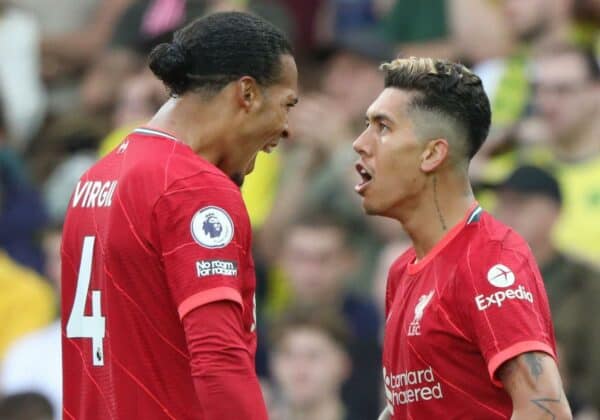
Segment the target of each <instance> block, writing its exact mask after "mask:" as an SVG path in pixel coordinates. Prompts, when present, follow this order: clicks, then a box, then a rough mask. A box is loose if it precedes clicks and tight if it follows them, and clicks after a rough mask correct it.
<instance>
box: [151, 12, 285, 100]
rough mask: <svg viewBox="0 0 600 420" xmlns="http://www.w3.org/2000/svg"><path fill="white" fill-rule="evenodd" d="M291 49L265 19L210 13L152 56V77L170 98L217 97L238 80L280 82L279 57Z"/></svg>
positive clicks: (153, 52) (158, 48)
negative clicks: (196, 93)
mask: <svg viewBox="0 0 600 420" xmlns="http://www.w3.org/2000/svg"><path fill="white" fill-rule="evenodd" d="M291 52H292V48H291V45H290V43H289V41H288V40H287V39H286V37H285V35H284V34H283V32H281V31H280V30H279V29H277V28H276V27H275V26H273V25H272V24H271V23H269V22H267V21H266V20H264V19H262V18H260V17H257V16H254V15H251V14H248V13H241V12H223V13H214V14H212V15H208V16H206V17H203V18H200V19H197V20H195V21H194V22H192V23H190V24H189V25H187V26H186V27H184V28H183V29H181V30H179V31H177V32H176V33H175V35H174V37H173V41H172V42H170V43H163V44H160V45H158V46H157V47H156V48H154V50H153V51H152V52H151V53H150V59H149V66H150V69H151V70H152V72H154V74H155V75H156V76H157V77H158V78H159V79H160V80H162V81H163V82H164V83H165V85H166V86H167V87H168V88H169V90H170V92H171V95H172V96H180V95H183V94H185V93H186V92H188V91H190V90H202V91H205V92H207V93H216V92H218V91H220V90H221V89H222V88H223V87H225V86H226V85H227V84H228V83H229V82H232V81H234V80H236V79H238V78H240V77H242V76H251V77H253V78H254V79H256V81H257V82H258V84H259V85H261V86H268V85H270V84H272V83H275V82H277V81H278V79H279V77H280V75H281V62H280V60H281V55H284V54H291Z"/></svg>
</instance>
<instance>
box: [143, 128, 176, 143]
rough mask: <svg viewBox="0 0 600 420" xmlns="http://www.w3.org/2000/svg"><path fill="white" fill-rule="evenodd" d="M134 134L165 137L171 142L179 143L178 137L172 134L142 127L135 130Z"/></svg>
mask: <svg viewBox="0 0 600 420" xmlns="http://www.w3.org/2000/svg"><path fill="white" fill-rule="evenodd" d="M133 132H134V133H138V134H145V135H147V136H157V137H165V138H167V139H169V140H173V141H179V139H177V137H175V136H172V135H171V134H168V133H165V132H164V131H159V130H155V129H154V128H147V127H140V128H136V129H135V130H133Z"/></svg>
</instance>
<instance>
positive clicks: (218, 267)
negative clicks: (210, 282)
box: [196, 260, 237, 277]
mask: <svg viewBox="0 0 600 420" xmlns="http://www.w3.org/2000/svg"><path fill="white" fill-rule="evenodd" d="M196 275H197V276H198V277H207V276H229V277H235V276H237V263H236V262H235V261H227V260H201V261H196Z"/></svg>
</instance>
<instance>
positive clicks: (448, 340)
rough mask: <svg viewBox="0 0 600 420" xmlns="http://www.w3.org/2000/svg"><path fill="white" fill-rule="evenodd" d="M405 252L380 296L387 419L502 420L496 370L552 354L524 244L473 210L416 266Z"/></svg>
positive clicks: (538, 281) (546, 317) (505, 413)
mask: <svg viewBox="0 0 600 420" xmlns="http://www.w3.org/2000/svg"><path fill="white" fill-rule="evenodd" d="M415 261H416V254H415V251H414V249H412V248H411V249H409V250H408V251H406V252H405V253H404V254H403V255H402V256H401V257H399V258H398V259H397V260H396V261H395V262H394V264H393V265H392V267H391V269H390V273H389V277H388V285H387V292H386V318H387V321H386V325H385V339H384V350H383V376H384V381H385V394H386V401H387V405H388V409H389V410H390V411H391V412H392V413H393V414H392V419H394V420H398V419H414V420H418V419H508V418H510V417H511V415H512V401H511V399H510V396H509V395H508V393H507V392H506V391H505V390H504V389H502V383H501V382H500V381H499V380H498V378H497V376H496V371H497V369H498V367H500V365H502V363H503V362H505V361H507V360H508V359H510V358H512V357H514V356H516V355H518V354H521V353H523V352H528V351H542V352H545V353H548V354H550V355H551V356H552V357H556V356H555V351H556V350H555V341H554V332H553V327H552V321H551V318H550V309H549V306H548V301H547V296H546V292H545V289H544V284H543V282H542V278H541V276H540V273H539V271H538V268H537V266H536V263H535V262H534V259H533V256H532V255H531V251H530V250H529V247H528V246H527V244H526V243H525V242H524V240H523V239H522V238H521V237H520V236H519V235H517V234H516V233H515V232H514V231H512V230H511V229H509V228H508V227H506V226H504V225H502V224H501V223H499V222H498V221H496V220H495V219H494V218H492V217H491V216H490V215H489V214H487V213H486V212H483V211H482V209H481V207H479V206H477V205H475V206H474V207H473V208H471V210H470V211H469V212H468V214H467V216H466V217H465V219H464V220H463V221H462V222H461V223H459V224H458V225H457V226H455V227H454V228H453V229H451V230H450V231H449V232H448V233H447V234H446V236H445V237H444V239H443V240H442V241H441V242H440V243H439V244H438V245H437V246H436V247H435V248H434V249H432V250H431V252H429V253H428V254H427V256H426V257H425V258H423V259H422V260H420V261H418V262H415Z"/></svg>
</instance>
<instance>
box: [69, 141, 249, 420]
mask: <svg viewBox="0 0 600 420" xmlns="http://www.w3.org/2000/svg"><path fill="white" fill-rule="evenodd" d="M250 242H251V230H250V221H249V218H248V214H247V211H246V208H245V206H244V204H243V201H242V197H241V193H240V190H239V188H238V187H237V186H236V185H235V184H234V183H233V182H232V181H231V180H230V179H229V178H228V177H227V176H226V175H225V174H224V173H223V172H221V171H220V170H219V169H217V168H216V167H215V166H213V165H212V164H210V163H208V162H207V161H205V160H203V159H202V158H200V157H199V156H197V155H195V154H194V153H193V151H192V149H191V148H190V147H188V146H187V145H185V144H184V143H182V142H179V141H177V139H176V138H174V137H172V136H170V135H168V134H166V133H162V132H158V131H156V130H150V129H137V130H135V131H134V132H133V133H132V134H130V135H129V136H128V137H127V138H126V139H125V140H124V141H123V142H122V143H121V144H120V146H118V147H117V148H116V149H115V150H114V151H112V152H111V153H110V154H109V155H107V156H106V157H104V158H103V159H102V160H100V161H99V162H98V163H97V164H96V165H94V166H93V167H92V168H91V169H90V170H89V171H87V172H86V173H85V174H84V175H83V176H82V177H81V179H80V181H79V183H78V184H77V187H76V189H75V192H74V193H73V196H72V198H71V202H70V204H69V209H68V212H67V215H66V220H65V225H64V232H63V243H62V262H63V264H62V328H63V330H62V333H63V341H62V345H63V372H64V385H63V390H64V410H63V416H64V418H65V419H94V420H95V419H102V420H106V419H127V420H130V419H152V420H155V419H163V418H164V419H178V420H179V419H203V418H204V417H203V416H202V414H201V413H200V412H199V409H198V408H199V404H198V396H197V394H196V391H195V389H194V383H193V380H192V376H191V373H190V355H189V352H188V349H187V346H186V337H185V334H184V329H183V327H182V322H181V319H182V318H183V317H184V316H185V315H186V314H187V313H189V312H190V311H191V310H193V309H194V308H196V307H198V306H200V305H203V304H205V303H209V302H214V301H218V300H230V301H235V302H237V303H239V304H240V305H242V307H243V324H244V325H243V326H244V330H245V331H244V333H243V334H245V342H246V344H247V347H248V352H249V354H251V355H252V357H254V354H255V351H256V333H255V325H256V324H255V308H254V292H255V281H256V280H255V275H254V263H253V261H252V256H251V253H250V248H251V244H250Z"/></svg>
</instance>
